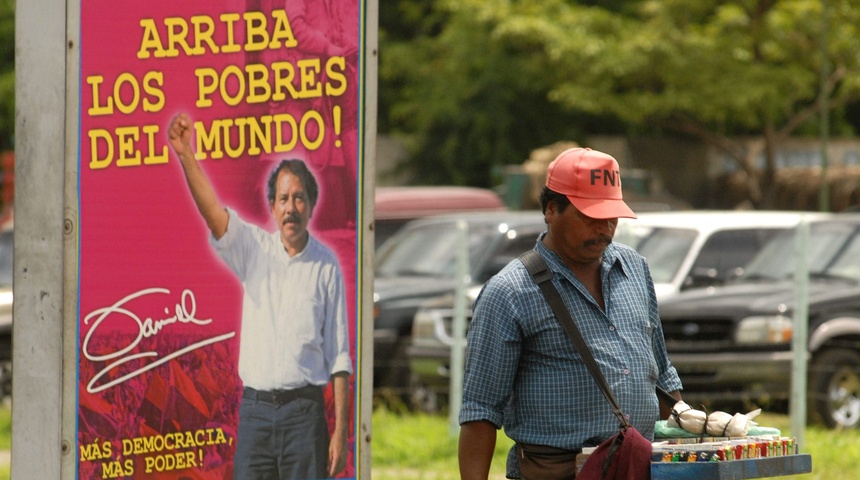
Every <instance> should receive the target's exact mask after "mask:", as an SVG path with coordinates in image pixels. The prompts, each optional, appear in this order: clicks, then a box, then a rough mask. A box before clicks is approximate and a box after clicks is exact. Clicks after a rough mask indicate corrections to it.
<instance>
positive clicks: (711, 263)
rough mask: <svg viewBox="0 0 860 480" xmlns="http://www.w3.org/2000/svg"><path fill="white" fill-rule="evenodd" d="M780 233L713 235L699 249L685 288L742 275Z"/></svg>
mask: <svg viewBox="0 0 860 480" xmlns="http://www.w3.org/2000/svg"><path fill="white" fill-rule="evenodd" d="M779 231H781V230H780V229H776V228H756V229H743V230H725V231H720V232H714V233H713V234H712V235H711V236H710V237H709V238H708V239H707V240H706V241H705V243H704V244H703V245H702V248H701V250H700V251H699V254H698V255H697V256H696V261H695V262H693V268H692V270H691V271H690V275H691V277H690V279H689V281H688V282H685V285H686V286H700V285H702V284H713V283H723V282H724V281H726V280H727V279H729V278H734V277H737V276H739V275H741V274H742V273H743V268H744V267H745V266H746V264H747V263H749V262H750V260H752V258H753V257H754V256H755V254H756V253H758V251H759V250H761V248H762V246H764V244H765V243H766V242H767V241H768V240H770V239H771V238H773V236H774V235H776V234H777V233H778V232H779Z"/></svg>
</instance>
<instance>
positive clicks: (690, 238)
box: [407, 211, 826, 410]
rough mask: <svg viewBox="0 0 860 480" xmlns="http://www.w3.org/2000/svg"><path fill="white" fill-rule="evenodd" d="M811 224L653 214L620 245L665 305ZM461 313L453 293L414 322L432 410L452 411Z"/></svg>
mask: <svg viewBox="0 0 860 480" xmlns="http://www.w3.org/2000/svg"><path fill="white" fill-rule="evenodd" d="M810 216H812V217H816V218H824V217H826V215H824V214H809V213H806V214H804V213H802V212H774V211H672V212H646V213H641V214H639V215H638V217H639V218H637V219H620V220H619V223H618V228H617V229H616V235H615V241H617V242H619V243H624V244H627V245H630V246H631V247H633V248H636V249H637V250H638V251H639V252H640V253H641V254H642V255H643V256H644V257H645V258H646V259H647V260H648V264H649V267H650V269H651V275H652V277H653V279H654V287H655V291H656V293H657V299H658V301H663V300H664V299H666V298H669V297H671V296H672V295H674V294H677V293H678V292H680V291H683V290H686V289H689V288H694V287H702V286H714V285H719V284H722V283H724V282H725V281H727V280H729V279H731V278H735V277H737V276H739V275H741V274H742V273H743V271H744V266H745V265H746V264H747V262H749V261H750V259H752V257H753V256H754V255H755V254H756V253H757V252H758V251H759V250H760V249H761V248H762V247H763V246H764V245H765V244H766V243H767V242H768V241H769V240H770V239H772V238H773V237H774V236H775V235H776V234H777V233H779V232H783V231H786V230H788V229H791V228H793V227H794V226H796V225H797V224H798V223H799V222H800V221H801V219H802V218H806V217H810ZM479 292H480V286H475V287H473V288H471V289H470V290H469V291H468V293H467V302H468V304H469V305H471V304H472V303H474V301H475V299H476V298H477V295H478V293H479ZM453 305H454V295H453V294H452V293H448V294H445V295H443V296H440V297H437V298H432V299H428V300H426V301H425V302H423V303H422V304H421V305H420V306H419V308H418V310H417V311H416V314H415V319H414V321H413V329H412V344H411V346H410V348H409V350H408V351H407V355H408V357H409V368H410V372H411V383H412V391H411V394H412V397H413V398H412V402H413V403H414V404H416V405H420V406H422V408H424V409H426V410H435V409H436V408H438V406H439V405H440V404H444V402H445V397H446V396H447V394H448V388H449V383H450V380H449V378H450V376H449V372H448V370H449V367H450V355H451V353H450V352H451V350H450V346H451V345H452V344H453V339H452V337H451V323H452V318H453ZM467 317H468V318H471V310H469V311H468V312H467ZM467 320H468V319H467Z"/></svg>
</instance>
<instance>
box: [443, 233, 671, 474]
mask: <svg viewBox="0 0 860 480" xmlns="http://www.w3.org/2000/svg"><path fill="white" fill-rule="evenodd" d="M544 235H546V233H544V234H542V235H541V237H540V238H539V239H538V241H537V246H536V247H535V248H536V250H537V251H538V253H540V254H541V256H542V257H543V258H544V260H545V261H546V263H547V265H548V267H549V269H550V270H552V272H553V280H552V281H553V284H555V287H556V288H557V289H558V290H559V292H560V293H561V296H562V298H563V299H564V303H565V305H566V306H567V308H568V310H569V311H570V313H571V316H572V317H573V319H574V321H575V322H576V324H577V326H578V327H579V330H580V332H581V333H582V336H583V338H584V339H585V341H586V343H588V345H589V347H590V348H591V352H592V355H593V356H594V358H595V360H597V363H598V365H599V366H600V370H601V371H602V372H603V375H604V376H605V377H606V381H607V382H608V383H609V386H610V387H611V388H612V390H613V392H614V393H615V396H616V398H617V399H618V402H619V404H620V406H621V410H622V411H623V412H624V413H625V414H626V415H627V417H628V421H629V422H630V424H631V425H633V426H634V427H636V429H637V430H639V432H640V433H642V435H644V436H645V437H646V438H653V435H654V423H655V422H656V421H657V420H659V405H658V399H657V396H656V395H655V393H654V392H655V385H660V386H661V387H663V388H664V389H666V390H667V391H670V392H671V391H674V390H680V389H681V380H680V379H679V378H678V372H677V371H676V370H675V368H674V367H673V366H672V365H671V363H670V362H669V358H668V356H667V354H666V348H665V343H664V340H663V330H662V327H661V325H660V316H659V312H658V308H657V299H656V296H655V294H654V284H653V281H652V280H651V273H650V271H649V269H648V265H647V263H646V262H645V259H644V258H643V257H642V256H641V255H639V254H638V253H637V252H636V251H634V250H633V249H631V248H629V247H627V246H624V245H619V244H615V243H613V244H610V245H609V246H608V247H607V248H606V250H605V252H604V254H603V259H602V262H601V267H600V269H601V274H600V275H601V279H602V283H603V298H604V302H605V305H606V311H605V312H604V311H603V310H601V309H600V307H599V306H598V304H597V302H595V301H594V299H593V297H592V296H591V294H589V293H588V291H587V290H586V289H585V286H584V285H583V284H582V283H581V282H580V281H579V280H578V279H577V278H576V277H575V276H574V275H573V273H572V272H571V271H570V270H569V269H568V268H567V267H566V266H565V264H564V262H563V261H562V260H561V258H560V257H559V256H558V255H556V254H555V253H554V252H552V251H551V250H549V249H548V248H547V247H546V246H544V245H543V243H542V239H543V237H544ZM479 420H486V421H489V422H491V423H492V424H494V425H495V426H496V428H501V427H504V429H505V433H506V434H507V435H508V436H509V437H511V438H512V439H513V440H514V441H516V442H521V443H531V444H540V445H549V446H553V447H558V448H565V449H570V450H578V449H581V448H582V447H585V446H594V445H597V444H599V443H600V442H601V441H603V440H604V439H606V438H608V437H609V436H610V435H612V434H613V433H615V432H616V431H617V430H618V426H619V422H618V419H617V418H616V417H615V415H614V414H613V413H612V409H611V408H610V406H609V402H607V401H606V398H604V397H603V394H602V393H601V392H600V389H599V388H598V386H597V383H596V382H595V381H594V379H593V378H592V376H591V373H589V371H588V368H587V367H586V365H585V364H584V363H583V361H582V358H581V357H580V356H579V354H578V353H577V352H576V350H575V349H574V347H573V344H572V343H571V341H570V338H569V337H568V336H567V334H566V333H565V331H564V329H563V328H562V327H561V325H560V324H559V322H558V320H557V319H556V318H555V315H553V313H552V309H551V308H550V306H549V304H548V303H547V302H546V300H545V299H544V297H543V294H542V293H541V291H540V288H539V287H538V286H537V285H536V284H535V283H534V281H533V280H532V278H531V276H530V275H529V273H528V271H527V270H526V268H525V267H524V266H523V264H522V262H520V261H519V260H514V261H513V262H511V263H509V264H508V265H507V266H506V267H505V268H504V269H503V270H502V271H501V272H499V274H498V275H496V276H495V277H493V278H492V279H491V280H490V281H489V282H488V283H487V285H486V286H485V287H484V289H483V291H482V292H481V294H480V296H479V297H478V299H477V300H476V302H475V309H474V315H473V319H472V323H471V325H470V327H469V335H468V346H467V351H466V371H465V379H464V391H463V404H462V407H461V410H460V418H459V421H460V424H463V423H466V422H472V421H479ZM514 452H515V448H514V449H512V450H511V454H510V455H509V456H508V477H510V478H517V477H518V476H519V475H518V473H519V466H518V463H517V462H516V455H515V454H514Z"/></svg>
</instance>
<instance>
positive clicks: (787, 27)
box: [471, 0, 860, 206]
mask: <svg viewBox="0 0 860 480" xmlns="http://www.w3.org/2000/svg"><path fill="white" fill-rule="evenodd" d="M471 1H472V3H475V4H479V5H480V6H481V12H482V14H483V15H485V16H492V18H493V20H492V22H494V23H495V24H496V28H495V31H496V32H497V35H498V37H499V41H500V42H502V43H505V44H523V43H529V44H531V45H532V47H533V51H534V52H535V54H536V56H539V57H540V58H541V60H542V61H543V64H544V70H545V71H546V72H548V73H549V75H551V78H549V79H548V80H547V82H548V83H549V84H550V85H551V88H550V92H549V95H550V99H551V100H552V101H554V102H558V103H559V104H561V105H564V106H565V107H567V108H569V109H571V110H572V111H578V112H585V113H590V114H594V115H600V114H610V115H612V116H614V117H616V118H618V119H620V120H621V121H623V122H625V123H626V124H628V125H630V126H631V127H634V128H638V129H639V130H640V131H641V130H646V131H649V130H650V131H653V129H655V128H661V129H669V130H671V131H674V132H678V133H683V134H687V135H692V136H694V137H696V138H699V139H700V140H702V141H704V142H706V143H708V144H710V145H713V146H715V147H717V148H719V149H720V150H721V151H723V152H725V154H726V156H727V157H729V158H731V159H733V160H734V161H735V162H736V163H737V165H738V167H739V168H740V169H742V170H743V171H745V172H746V173H747V177H748V178H749V179H750V182H749V185H750V186H749V195H750V200H751V201H752V202H753V203H754V204H755V205H757V206H763V205H766V203H767V199H768V191H767V189H768V187H769V186H770V185H772V183H773V182H772V179H773V176H774V172H775V163H776V162H775V156H776V149H777V148H776V147H777V145H778V144H779V142H780V141H781V140H783V139H785V138H787V137H789V136H791V135H796V134H801V133H804V132H807V133H809V132H815V131H816V130H815V126H816V125H817V114H818V113H819V107H820V104H819V102H818V101H817V100H818V95H819V90H820V89H819V85H820V83H821V82H820V72H821V71H822V68H821V66H822V60H823V58H824V57H823V56H822V54H821V42H820V39H821V38H822V35H821V25H822V23H821V19H822V2H821V1H820V0H794V1H777V0H735V1H719V0H702V1H697V2H689V1H686V0H659V1H658V0H655V1H649V2H630V3H629V4H628V5H629V6H630V7H631V8H627V9H625V10H624V11H622V12H613V11H608V10H606V9H602V8H598V7H592V6H584V5H581V4H576V3H574V2H568V1H564V0H519V1H508V0H471ZM858 7H860V2H858V0H829V9H828V11H827V20H828V24H829V39H828V42H827V45H826V52H827V61H828V63H829V65H831V66H832V68H831V69H830V70H829V74H828V76H827V78H826V95H827V97H826V98H827V99H828V100H829V102H828V103H829V107H830V108H831V109H834V110H836V111H837V113H840V114H841V113H842V112H844V109H845V107H846V106H847V105H850V104H852V102H856V101H857V100H858V99H860V56H858V54H857V49H856V44H857V41H858V38H860V35H858V25H860V8H858ZM836 118H837V119H843V120H844V117H840V116H839V115H837V116H836ZM850 127H851V125H850V124H849V123H848V122H845V121H842V122H841V123H839V124H837V128H842V129H845V130H848V131H850ZM852 133H853V132H852ZM739 136H756V137H758V138H761V141H757V142H752V143H740V142H739V141H737V140H736V139H737V138H738V137H739ZM762 157H763V158H764V168H758V164H759V159H760V158H762Z"/></svg>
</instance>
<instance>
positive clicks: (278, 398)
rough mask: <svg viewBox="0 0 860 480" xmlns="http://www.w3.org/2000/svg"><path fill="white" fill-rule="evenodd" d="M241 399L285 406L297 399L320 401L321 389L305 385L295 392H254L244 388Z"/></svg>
mask: <svg viewBox="0 0 860 480" xmlns="http://www.w3.org/2000/svg"><path fill="white" fill-rule="evenodd" d="M242 397H243V398H247V399H249V400H256V401H258V402H266V403H271V404H273V405H286V404H287V403H290V402H292V401H293V400H296V399H298V398H306V399H309V400H322V398H323V394H322V387H318V386H316V385H307V386H304V387H301V388H297V389H295V390H255V389H253V388H251V387H245V390H244V391H243V392H242Z"/></svg>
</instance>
